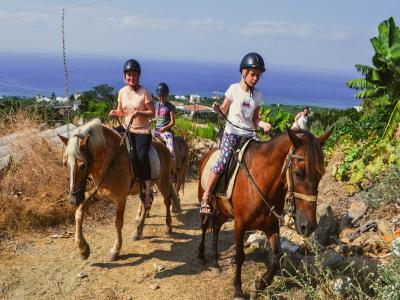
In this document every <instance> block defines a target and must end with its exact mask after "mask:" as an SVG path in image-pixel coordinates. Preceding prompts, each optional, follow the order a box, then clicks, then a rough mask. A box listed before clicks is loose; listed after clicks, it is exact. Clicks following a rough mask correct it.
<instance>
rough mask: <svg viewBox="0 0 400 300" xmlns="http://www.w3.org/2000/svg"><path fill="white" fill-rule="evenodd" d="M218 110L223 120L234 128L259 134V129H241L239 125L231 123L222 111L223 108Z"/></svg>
mask: <svg viewBox="0 0 400 300" xmlns="http://www.w3.org/2000/svg"><path fill="white" fill-rule="evenodd" d="M217 110H218V114H219V115H220V116H221V117H222V118H223V119H225V120H226V121H227V122H228V123H229V124H231V125H232V126H234V127H236V128H239V129H242V130H245V131H250V132H257V129H249V128H243V127H240V126H238V125H236V124H234V123H232V121H230V120H229V119H228V117H227V116H226V115H225V114H224V113H223V112H222V110H221V108H220V107H219V106H218V107H217Z"/></svg>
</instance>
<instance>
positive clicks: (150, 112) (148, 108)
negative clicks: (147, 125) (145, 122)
mask: <svg viewBox="0 0 400 300" xmlns="http://www.w3.org/2000/svg"><path fill="white" fill-rule="evenodd" d="M144 103H145V104H144V105H145V110H137V111H136V113H137V114H138V115H142V116H147V117H150V118H154V117H155V109H154V103H153V100H152V99H151V96H150V94H149V93H148V92H146V93H145V94H144Z"/></svg>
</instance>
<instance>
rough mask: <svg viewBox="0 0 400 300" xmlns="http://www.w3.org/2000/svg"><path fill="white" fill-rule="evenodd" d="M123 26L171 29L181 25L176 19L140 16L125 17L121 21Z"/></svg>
mask: <svg viewBox="0 0 400 300" xmlns="http://www.w3.org/2000/svg"><path fill="white" fill-rule="evenodd" d="M120 22H121V24H122V25H123V26H124V27H128V28H143V29H152V30H158V29H171V28H175V27H177V26H178V25H179V22H178V21H176V20H174V19H167V18H150V17H138V16H124V17H122V19H121V21H120Z"/></svg>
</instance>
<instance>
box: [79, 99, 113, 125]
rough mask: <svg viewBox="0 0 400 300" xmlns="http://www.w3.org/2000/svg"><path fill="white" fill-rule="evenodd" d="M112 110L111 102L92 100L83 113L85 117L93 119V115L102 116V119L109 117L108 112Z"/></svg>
mask: <svg viewBox="0 0 400 300" xmlns="http://www.w3.org/2000/svg"><path fill="white" fill-rule="evenodd" d="M110 110H111V104H110V103H109V102H103V101H101V102H97V101H93V100H90V101H89V102H88V104H87V110H86V111H85V112H84V113H83V115H84V117H85V118H88V119H91V118H93V117H97V118H100V119H101V120H102V121H104V120H106V119H108V113H109V112H110Z"/></svg>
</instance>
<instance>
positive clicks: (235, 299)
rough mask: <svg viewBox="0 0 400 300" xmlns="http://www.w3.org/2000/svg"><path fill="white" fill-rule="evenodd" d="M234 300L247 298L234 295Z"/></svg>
mask: <svg viewBox="0 0 400 300" xmlns="http://www.w3.org/2000/svg"><path fill="white" fill-rule="evenodd" d="M233 300H246V298H245V297H240V296H239V297H233Z"/></svg>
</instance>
